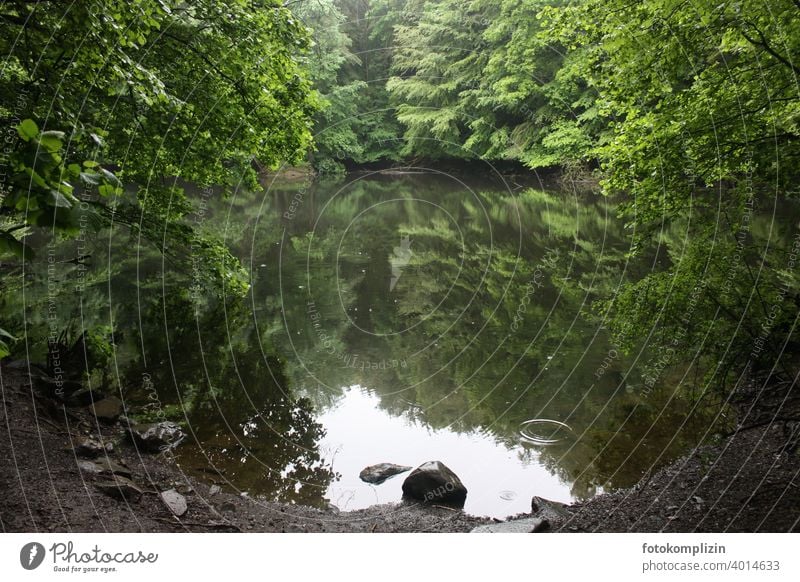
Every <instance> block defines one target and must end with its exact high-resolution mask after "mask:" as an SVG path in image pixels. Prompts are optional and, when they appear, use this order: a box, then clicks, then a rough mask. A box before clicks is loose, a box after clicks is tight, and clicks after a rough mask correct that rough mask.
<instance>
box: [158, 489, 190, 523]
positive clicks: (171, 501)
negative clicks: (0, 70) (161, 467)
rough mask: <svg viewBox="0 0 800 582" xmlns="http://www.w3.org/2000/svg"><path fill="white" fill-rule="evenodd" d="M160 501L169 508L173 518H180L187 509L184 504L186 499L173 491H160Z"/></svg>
mask: <svg viewBox="0 0 800 582" xmlns="http://www.w3.org/2000/svg"><path fill="white" fill-rule="evenodd" d="M161 501H163V502H164V505H166V506H167V507H168V508H169V510H170V511H171V512H172V514H173V515H174V516H175V517H181V516H182V515H183V514H185V513H186V511H187V510H188V509H189V506H188V505H187V504H186V498H185V497H184V496H183V495H181V494H180V493H178V492H177V491H175V490H174V489H169V490H167V491H162V492H161Z"/></svg>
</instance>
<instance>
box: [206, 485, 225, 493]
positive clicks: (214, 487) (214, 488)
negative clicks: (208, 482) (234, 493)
mask: <svg viewBox="0 0 800 582" xmlns="http://www.w3.org/2000/svg"><path fill="white" fill-rule="evenodd" d="M220 491H222V489H221V488H220V486H219V485H212V486H211V487H210V488H209V490H208V494H209V495H216V494H217V493H219V492H220Z"/></svg>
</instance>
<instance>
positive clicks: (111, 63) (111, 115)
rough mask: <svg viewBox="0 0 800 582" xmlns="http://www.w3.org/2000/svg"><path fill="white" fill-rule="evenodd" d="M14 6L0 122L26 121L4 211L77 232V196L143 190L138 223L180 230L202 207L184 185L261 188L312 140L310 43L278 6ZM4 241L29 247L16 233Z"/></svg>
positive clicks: (148, 0) (152, 1) (142, 0)
mask: <svg viewBox="0 0 800 582" xmlns="http://www.w3.org/2000/svg"><path fill="white" fill-rule="evenodd" d="M2 11H3V15H2V20H0V28H1V29H2V37H0V51H2V53H3V54H4V55H5V59H6V65H7V66H4V68H3V71H2V73H1V74H0V97H2V99H0V102H2V103H3V104H4V105H3V107H2V110H0V116H1V117H2V118H3V120H4V121H6V122H9V121H12V122H13V120H17V121H19V120H23V121H22V123H21V124H20V125H19V138H20V139H19V140H12V141H13V143H12V145H11V148H10V151H11V152H12V171H13V173H12V174H11V175H12V180H11V183H10V184H3V186H4V190H5V192H4V193H5V194H6V196H5V198H4V200H3V205H2V207H0V211H2V215H3V216H5V217H8V216H15V217H19V219H20V221H22V223H28V224H34V225H46V226H50V227H54V228H56V229H57V230H58V231H59V232H65V233H67V234H71V233H74V231H75V228H76V223H75V213H74V209H75V207H76V199H77V198H78V196H79V195H80V197H81V200H83V198H84V197H85V196H86V195H87V193H88V194H91V193H95V194H96V195H98V196H100V197H108V196H109V195H111V194H119V192H120V188H121V185H122V184H123V183H124V184H128V185H130V186H131V187H135V188H136V190H137V194H136V198H137V200H136V201H135V202H132V203H131V202H130V201H128V202H129V203H130V205H131V208H130V209H129V210H128V214H129V215H134V214H135V213H136V211H137V210H138V211H139V212H140V213H141V216H140V217H138V219H137V220H135V221H133V222H132V223H138V222H141V221H150V222H151V224H148V225H146V226H145V227H144V228H143V230H145V231H154V232H158V231H160V232H162V233H163V231H167V232H170V231H171V230H172V228H173V225H175V224H177V223H178V222H179V221H181V220H182V217H183V216H184V215H185V213H186V211H187V210H188V209H189V208H190V206H189V205H188V204H187V203H186V200H185V195H184V193H183V191H182V188H183V186H182V185H183V183H185V182H186V181H188V182H193V183H195V184H198V185H200V186H210V185H221V186H223V191H231V190H232V188H234V187H238V186H240V185H249V186H254V185H256V172H255V169H254V165H255V162H257V163H258V165H260V166H261V167H264V166H266V167H276V166H277V165H278V164H279V163H280V162H283V161H289V162H296V161H299V160H301V159H303V157H304V156H305V154H306V151H307V149H308V147H309V145H310V143H311V119H310V118H311V115H312V114H313V112H314V110H315V108H316V106H317V98H316V96H315V93H314V92H313V91H312V89H311V85H310V83H309V81H308V78H307V74H306V72H305V70H304V66H305V63H304V58H305V57H304V56H303V55H304V52H305V51H306V49H307V46H308V42H309V39H308V35H307V33H306V31H305V29H304V28H303V26H302V25H301V24H300V23H299V22H298V21H297V19H296V18H294V17H293V15H292V14H291V12H290V11H289V10H288V9H286V8H284V7H283V6H282V5H281V3H280V2H279V1H278V0H235V1H228V0H226V1H224V2H223V1H221V0H199V1H197V2H192V3H190V4H187V3H184V2H178V1H176V0H134V1H132V2H125V3H119V2H115V1H111V0H90V1H87V2H81V3H78V4H75V5H70V6H68V7H67V6H65V7H61V6H60V5H57V4H52V3H31V2H25V1H23V0H19V1H12V2H5V3H4V4H3V8H2ZM62 132H63V133H62ZM101 150H102V158H101V157H100V152H101ZM112 168H113V174H112V173H111V171H110V170H111V169H112ZM70 181H71V182H70ZM134 185H135V186H134ZM76 188H78V190H76ZM92 201H93V202H97V200H92ZM123 203H125V202H123ZM101 205H102V204H101ZM105 207H106V209H107V210H97V213H98V214H99V215H100V216H101V217H106V218H108V216H109V215H110V214H112V213H113V209H112V208H111V207H110V206H109V205H108V204H105ZM139 219H141V220H139ZM0 238H2V240H3V244H4V247H5V248H7V249H10V250H12V251H15V252H18V253H19V252H21V244H22V243H21V242H20V241H17V240H16V239H15V238H14V237H13V236H10V235H9V231H8V230H5V231H4V234H3V235H2V237H0ZM184 238H185V239H187V238H190V237H188V236H187V237H184ZM208 247H209V248H212V249H213V247H214V245H213V244H211V243H210V244H209V245H208ZM202 248H203V247H202V245H200V250H202ZM218 254H219V253H218V252H216V253H211V255H210V256H208V257H207V258H208V260H209V261H210V262H214V261H216V264H219V261H217V257H216V255H218ZM228 258H229V257H228ZM227 268H229V269H234V270H235V269H236V267H235V261H227Z"/></svg>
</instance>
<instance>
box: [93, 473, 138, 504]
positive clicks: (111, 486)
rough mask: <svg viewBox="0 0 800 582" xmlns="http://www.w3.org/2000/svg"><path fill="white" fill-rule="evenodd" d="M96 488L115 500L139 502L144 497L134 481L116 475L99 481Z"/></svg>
mask: <svg viewBox="0 0 800 582" xmlns="http://www.w3.org/2000/svg"><path fill="white" fill-rule="evenodd" d="M94 486H95V487H97V489H98V490H99V491H100V492H102V493H105V494H106V495H108V496H109V497H113V498H114V499H120V500H123V499H124V500H127V501H138V500H139V498H140V497H141V496H142V490H141V489H139V488H138V487H137V486H136V484H135V483H134V482H133V481H131V480H130V479H126V478H125V477H118V476H116V475H114V476H112V477H111V479H108V480H105V481H97V482H96V483H95V484H94Z"/></svg>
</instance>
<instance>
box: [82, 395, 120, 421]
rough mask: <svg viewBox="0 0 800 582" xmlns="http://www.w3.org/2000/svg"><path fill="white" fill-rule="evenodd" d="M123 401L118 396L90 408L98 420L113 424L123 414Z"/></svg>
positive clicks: (110, 397) (104, 399)
mask: <svg viewBox="0 0 800 582" xmlns="http://www.w3.org/2000/svg"><path fill="white" fill-rule="evenodd" d="M122 409H123V408H122V400H120V399H119V398H117V397H116V396H109V397H108V398H103V399H102V400H100V401H99V402H95V403H94V404H93V405H92V406H90V407H89V410H91V411H92V413H93V414H94V416H95V417H96V418H97V420H99V421H101V422H105V423H108V424H111V423H112V422H114V421H115V420H117V418H118V417H119V415H120V414H122Z"/></svg>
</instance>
